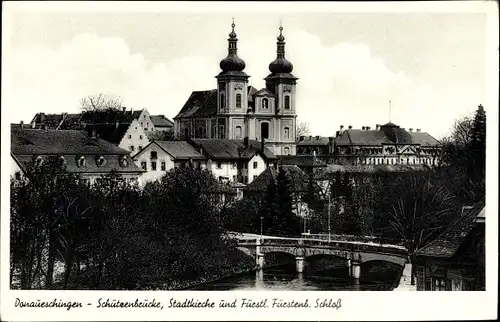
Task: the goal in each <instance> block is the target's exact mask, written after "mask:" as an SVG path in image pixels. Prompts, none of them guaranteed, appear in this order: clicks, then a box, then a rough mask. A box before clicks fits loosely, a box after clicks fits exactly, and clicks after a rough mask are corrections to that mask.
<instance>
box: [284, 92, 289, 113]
mask: <svg viewBox="0 0 500 322" xmlns="http://www.w3.org/2000/svg"><path fill="white" fill-rule="evenodd" d="M289 109H290V96H288V95H286V96H285V110H289Z"/></svg>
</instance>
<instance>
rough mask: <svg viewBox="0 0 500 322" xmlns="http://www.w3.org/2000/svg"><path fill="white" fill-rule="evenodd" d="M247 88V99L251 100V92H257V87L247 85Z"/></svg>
mask: <svg viewBox="0 0 500 322" xmlns="http://www.w3.org/2000/svg"><path fill="white" fill-rule="evenodd" d="M247 90H248V94H247V96H248V101H249V102H253V94H255V93H257V89H256V88H255V87H253V86H248V87H247Z"/></svg>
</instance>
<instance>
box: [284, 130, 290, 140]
mask: <svg viewBox="0 0 500 322" xmlns="http://www.w3.org/2000/svg"><path fill="white" fill-rule="evenodd" d="M284 132H285V139H290V128H289V127H285V131H284Z"/></svg>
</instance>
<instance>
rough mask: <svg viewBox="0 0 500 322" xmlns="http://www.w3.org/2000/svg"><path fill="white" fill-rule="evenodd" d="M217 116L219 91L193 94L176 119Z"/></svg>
mask: <svg viewBox="0 0 500 322" xmlns="http://www.w3.org/2000/svg"><path fill="white" fill-rule="evenodd" d="M215 114H217V89H212V90H209V91H195V92H192V93H191V96H189V98H188V100H187V102H186V103H185V104H184V106H183V107H182V109H181V111H180V112H179V113H178V114H177V116H176V117H174V118H180V117H194V116H196V117H207V116H213V115H215Z"/></svg>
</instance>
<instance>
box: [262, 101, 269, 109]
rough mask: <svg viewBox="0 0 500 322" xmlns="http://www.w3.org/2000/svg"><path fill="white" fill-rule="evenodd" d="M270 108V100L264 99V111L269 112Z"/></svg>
mask: <svg viewBox="0 0 500 322" xmlns="http://www.w3.org/2000/svg"><path fill="white" fill-rule="evenodd" d="M268 108H269V100H268V99H267V98H263V99H262V109H263V110H267V109H268Z"/></svg>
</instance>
